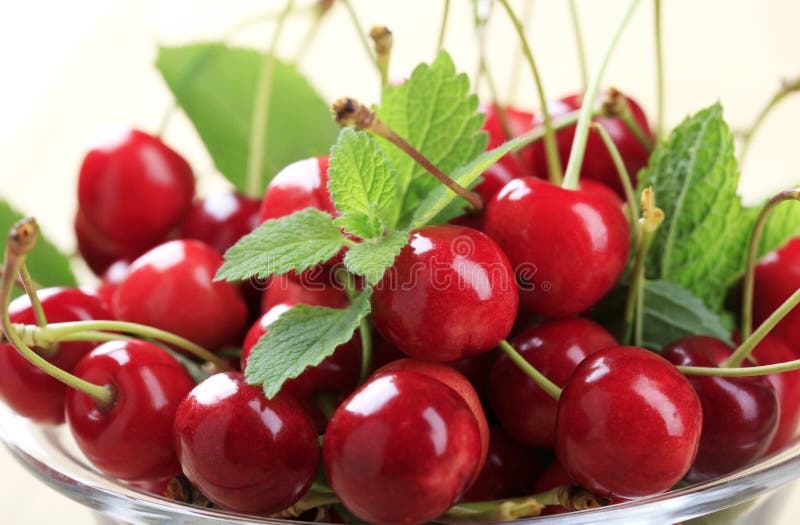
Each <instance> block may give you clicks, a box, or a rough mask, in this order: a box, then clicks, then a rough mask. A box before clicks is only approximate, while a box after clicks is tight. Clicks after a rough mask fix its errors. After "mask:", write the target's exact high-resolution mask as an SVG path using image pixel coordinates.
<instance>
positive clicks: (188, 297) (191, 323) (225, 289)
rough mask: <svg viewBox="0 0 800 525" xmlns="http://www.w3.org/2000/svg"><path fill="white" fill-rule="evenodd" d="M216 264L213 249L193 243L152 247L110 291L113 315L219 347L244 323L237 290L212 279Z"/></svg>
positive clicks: (219, 262) (218, 260)
mask: <svg viewBox="0 0 800 525" xmlns="http://www.w3.org/2000/svg"><path fill="white" fill-rule="evenodd" d="M220 265H222V256H221V255H220V254H219V252H217V251H216V250H214V249H213V248H211V247H209V246H207V245H205V244H203V243H201V242H199V241H187V240H177V241H170V242H167V243H164V244H162V245H161V246H157V247H156V248H153V249H152V250H150V251H149V252H147V253H145V254H144V255H142V256H141V257H139V258H138V259H136V260H135V261H134V262H133V263H132V264H131V267H130V272H129V273H128V276H127V277H125V280H124V281H122V283H121V284H120V285H119V288H118V289H117V291H116V293H115V294H114V301H113V311H114V316H115V317H116V318H117V319H120V320H123V321H132V322H135V323H141V324H146V325H149V326H154V327H156V328H161V329H162V330H166V331H168V332H172V333H174V334H177V335H180V336H183V337H185V338H186V339H189V340H191V341H194V342H195V343H197V344H199V345H201V346H204V347H206V348H209V349H212V350H213V349H216V348H219V347H220V346H222V345H223V344H225V343H227V342H229V341H232V340H233V339H234V338H236V337H237V335H238V334H239V333H240V331H241V330H242V328H243V327H244V324H245V322H246V321H247V305H246V304H245V303H244V301H243V300H242V297H241V294H240V292H239V289H238V288H237V287H234V286H232V285H230V284H228V283H226V282H224V281H219V282H214V280H213V279H214V275H216V273H217V270H218V269H219V267H220Z"/></svg>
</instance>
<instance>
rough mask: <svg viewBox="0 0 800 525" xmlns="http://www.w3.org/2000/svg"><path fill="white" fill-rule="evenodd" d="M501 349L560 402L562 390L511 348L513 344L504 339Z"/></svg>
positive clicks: (501, 342) (500, 344)
mask: <svg viewBox="0 0 800 525" xmlns="http://www.w3.org/2000/svg"><path fill="white" fill-rule="evenodd" d="M499 346H500V349H501V350H502V351H503V352H505V354H506V355H507V356H508V357H509V359H511V361H512V362H513V363H514V364H515V365H517V367H518V368H519V369H520V370H522V372H523V373H524V374H525V375H526V376H528V377H530V378H531V379H532V380H533V382H534V383H536V384H537V385H538V386H539V387H540V388H541V389H542V390H544V391H545V392H547V393H548V394H549V395H550V396H551V397H552V398H553V399H555V400H558V398H560V397H561V388H559V387H558V385H556V384H555V383H553V382H552V381H550V380H549V379H547V378H546V377H545V375H544V374H542V373H541V372H539V371H538V370H536V368H535V367H534V366H533V365H531V364H530V363H529V362H528V361H526V360H525V358H524V357H522V356H521V355H520V353H519V352H517V350H516V349H515V348H514V347H513V346H511V343H509V342H508V341H506V340H505V339H503V340H502V341H500V343H499Z"/></svg>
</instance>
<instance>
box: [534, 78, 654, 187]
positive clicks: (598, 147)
mask: <svg viewBox="0 0 800 525" xmlns="http://www.w3.org/2000/svg"><path fill="white" fill-rule="evenodd" d="M582 98H583V97H582V96H581V95H580V94H577V95H570V96H567V97H564V98H562V99H560V100H556V101H555V102H552V103H548V104H547V109H548V110H549V111H550V116H551V117H552V118H557V117H561V116H564V115H566V114H567V113H571V112H573V111H577V110H579V109H580V107H581V102H582ZM599 98H600V99H602V98H603V95H602V94H601V95H600V97H599ZM627 100H628V103H629V104H630V107H631V112H632V113H633V119H634V120H635V121H636V123H637V124H638V125H639V127H641V128H642V131H644V133H645V134H646V135H647V136H648V138H649V139H650V140H651V141H652V140H653V133H652V132H651V131H650V126H649V125H648V123H647V117H646V116H645V114H644V111H642V108H641V107H639V104H637V103H636V102H635V101H634V100H633V99H632V98H630V97H627ZM594 122H597V123H598V124H600V125H601V126H603V127H604V128H605V129H606V131H608V134H609V135H610V136H611V140H613V141H614V144H615V145H616V146H617V149H618V150H619V153H620V155H621V156H622V160H623V162H624V163H625V167H626V168H627V169H628V174H629V175H630V177H631V183H632V184H633V185H634V186H636V174H637V173H639V170H640V169H642V168H644V167H645V166H647V161H648V159H649V157H650V154H649V153H648V152H647V149H646V148H645V147H644V146H643V145H642V143H641V142H639V140H638V139H637V138H636V136H635V135H634V134H633V132H631V130H630V129H629V128H628V127H627V126H626V125H625V123H624V122H623V121H622V119H619V118H607V117H596V118H595V119H594ZM542 124H543V122H542V119H541V117H540V116H539V115H537V116H536V117H535V118H534V119H533V126H534V127H535V126H540V125H542ZM574 138H575V126H570V127H568V128H564V129H562V130H560V131H557V132H556V141H557V143H558V153H559V156H560V158H561V163H562V165H564V166H566V164H567V161H568V160H569V154H570V150H571V149H572V141H573V139H574ZM530 150H531V162H532V168H533V172H534V173H536V174H539V176H541V177H547V157H546V155H545V151H544V144H543V142H542V141H538V142H536V143H534V144H533V146H532V147H531V148H530ZM581 178H582V179H593V180H597V181H600V182H602V183H604V184H607V185H608V186H609V187H611V188H612V189H613V190H614V191H616V192H617V193H618V194H619V195H620V196H624V192H623V190H622V184H621V183H620V181H619V176H618V175H617V169H616V168H615V167H614V161H613V160H612V159H611V155H610V154H609V153H608V150H607V149H606V146H605V144H604V143H603V139H602V138H600V135H599V133H598V132H597V131H596V130H594V129H590V130H589V138H588V140H587V141H586V157H585V161H584V163H583V166H582V167H581Z"/></svg>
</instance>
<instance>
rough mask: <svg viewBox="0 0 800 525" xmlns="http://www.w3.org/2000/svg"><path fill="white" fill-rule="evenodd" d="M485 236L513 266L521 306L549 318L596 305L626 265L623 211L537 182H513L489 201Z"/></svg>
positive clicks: (594, 198)
mask: <svg viewBox="0 0 800 525" xmlns="http://www.w3.org/2000/svg"><path fill="white" fill-rule="evenodd" d="M483 231H484V232H485V233H486V234H487V235H488V236H489V237H491V238H492V239H494V240H495V242H497V244H498V245H499V246H500V248H501V249H502V250H503V251H504V252H505V253H506V255H508V259H509V260H510V261H511V265H512V266H513V267H514V270H515V272H516V277H517V281H518V283H519V287H520V306H521V307H522V308H524V309H527V310H529V311H530V312H532V313H535V314H539V315H543V316H545V317H568V316H571V315H575V314H578V313H581V312H583V311H584V310H586V309H587V308H589V307H590V306H592V305H593V304H595V303H596V302H597V301H598V300H600V299H601V298H602V297H603V296H604V295H605V294H606V293H608V292H609V291H610V290H611V288H612V287H613V286H614V284H616V282H617V280H618V279H619V277H620V275H622V271H623V270H624V269H625V264H626V262H627V260H628V250H629V247H630V233H629V226H628V220H627V219H626V218H625V215H624V214H623V213H622V210H621V209H620V208H619V207H618V206H615V205H614V204H613V203H611V202H610V201H609V200H608V199H607V198H605V197H602V196H600V195H597V194H594V193H589V192H585V191H571V190H565V189H562V188H560V187H557V186H554V185H552V184H550V183H549V182H545V181H542V180H540V179H536V178H533V177H523V178H520V179H515V180H513V181H511V182H509V183H508V184H506V186H505V187H504V188H503V189H502V190H500V193H498V194H497V195H496V196H495V197H494V199H492V200H491V201H489V204H488V206H487V207H486V215H485V217H484V224H483Z"/></svg>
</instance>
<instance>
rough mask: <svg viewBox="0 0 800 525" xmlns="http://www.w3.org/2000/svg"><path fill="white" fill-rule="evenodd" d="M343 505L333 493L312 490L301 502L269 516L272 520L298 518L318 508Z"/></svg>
mask: <svg viewBox="0 0 800 525" xmlns="http://www.w3.org/2000/svg"><path fill="white" fill-rule="evenodd" d="M337 503H341V501H339V498H338V497H336V494H334V493H333V492H318V491H316V490H314V489H313V487H312V489H310V490H309V491H308V492H306V494H305V495H304V496H303V497H302V498H300V500H299V501H298V502H297V503H295V504H294V505H292V506H291V507H288V508H286V509H284V510H282V511H280V512H278V513H276V514H272V515H271V516H269V517H270V518H297V517H299V516H300V515H301V514H303V513H304V512H307V511H309V510H312V509H316V508H318V507H325V506H327V505H335V504H337Z"/></svg>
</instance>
